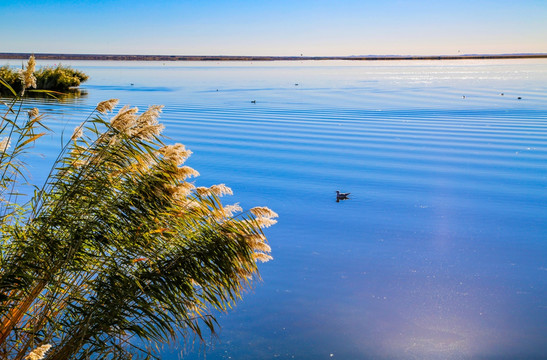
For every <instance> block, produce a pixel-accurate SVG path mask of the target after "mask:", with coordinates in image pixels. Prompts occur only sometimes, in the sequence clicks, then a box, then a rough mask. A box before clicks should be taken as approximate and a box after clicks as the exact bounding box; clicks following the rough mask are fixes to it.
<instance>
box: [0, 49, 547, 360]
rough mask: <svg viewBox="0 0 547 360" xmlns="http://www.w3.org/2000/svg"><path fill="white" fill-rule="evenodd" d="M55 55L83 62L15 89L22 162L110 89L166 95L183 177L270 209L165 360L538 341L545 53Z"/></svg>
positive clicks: (530, 347) (462, 349)
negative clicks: (44, 85)
mask: <svg viewBox="0 0 547 360" xmlns="http://www.w3.org/2000/svg"><path fill="white" fill-rule="evenodd" d="M7 62H8V60H3V61H2V60H0V64H5V63H7ZM9 62H10V63H11V64H14V65H16V64H20V63H21V62H20V61H19V62H17V61H14V60H10V61H9ZM53 63H54V62H53V61H38V65H39V66H40V65H46V64H48V65H49V64H53ZM63 64H65V65H71V66H73V67H75V68H77V69H80V70H83V71H84V72H86V73H87V74H89V75H90V80H89V81H88V82H87V83H85V84H84V86H82V89H83V90H84V91H85V94H84V95H83V96H81V97H79V98H75V99H68V100H65V101H62V102H57V101H53V100H44V99H31V100H29V101H28V102H27V105H28V107H34V106H36V107H38V108H39V109H40V111H41V112H42V113H47V114H48V117H47V120H46V124H47V125H48V126H49V127H50V128H52V129H53V130H54V131H55V132H56V134H55V135H48V137H47V139H46V140H45V142H44V144H42V145H41V146H39V147H37V148H36V149H35V153H34V155H33V157H32V158H29V163H30V165H31V171H32V172H33V174H34V175H33V176H34V178H33V179H34V181H36V182H40V181H42V180H43V176H44V170H45V169H46V168H47V164H50V163H51V162H52V161H53V159H54V157H55V155H56V153H57V150H58V149H59V147H60V143H61V138H60V134H61V133H62V132H63V131H64V132H65V139H66V136H67V135H68V136H70V135H71V134H72V130H73V129H74V127H75V126H77V125H78V124H80V122H81V121H83V120H84V118H85V117H86V116H87V114H89V113H90V112H91V110H92V109H93V108H94V107H95V106H96V104H97V103H98V102H99V101H102V100H107V99H110V98H119V99H120V104H121V105H123V104H130V105H133V106H138V107H139V108H141V109H145V108H146V107H148V106H149V105H152V104H163V105H165V109H164V112H163V115H162V118H161V119H162V120H163V123H164V124H165V125H166V131H165V132H164V134H165V135H167V136H168V137H169V138H170V139H172V141H173V142H181V143H183V144H185V145H186V146H187V147H188V148H190V149H191V150H192V151H193V152H194V154H193V155H192V157H191V158H190V159H189V160H188V162H187V164H188V165H190V166H192V167H193V168H195V169H197V170H198V171H199V172H200V173H201V176H200V177H198V178H197V180H196V185H198V186H209V185H212V184H217V183H226V184H227V185H228V186H230V187H231V188H232V189H233V191H234V195H233V196H231V197H226V198H225V202H226V203H236V202H239V203H240V204H241V206H242V207H243V208H250V207H252V206H258V205H264V206H268V207H270V208H272V209H273V210H275V211H276V212H277V213H279V216H280V217H279V222H278V224H277V225H275V226H273V227H271V228H269V229H267V231H266V234H267V236H268V239H269V242H270V245H271V247H272V255H273V256H274V260H273V261H270V262H268V263H265V264H261V265H260V271H261V275H262V282H260V283H257V284H256V286H255V287H254V288H253V289H252V290H251V291H249V292H248V293H247V294H246V295H245V296H244V298H243V301H242V302H240V303H239V304H238V306H237V307H236V308H235V309H233V310H231V311H229V312H228V313H227V314H222V315H220V316H219V323H220V326H221V330H220V332H219V338H218V339H216V340H215V339H213V340H212V344H209V345H208V346H207V348H205V349H204V348H203V347H202V346H200V345H199V344H196V345H194V346H193V347H186V348H185V347H184V345H183V344H181V345H180V346H173V347H171V348H168V349H166V350H165V358H166V359H177V358H178V356H179V353H180V352H181V351H183V352H184V358H185V359H205V358H206V359H209V360H214V359H274V358H278V359H293V358H294V359H331V358H332V359H517V358H519V359H545V358H547V355H546V354H547V341H546V340H547V338H546V334H547V59H539V60H538V59H534V60H460V61H367V62H351V61H348V62H342V61H339V62H329V61H324V62H239V63H238V62H218V63H216V62H213V63H208V62H178V63H170V62H169V63H168V62H166V63H162V62H108V61H105V62H92V61H73V62H63ZM336 190H340V191H342V192H350V193H351V194H350V196H349V197H350V199H349V200H346V201H340V202H336V193H335V191H336Z"/></svg>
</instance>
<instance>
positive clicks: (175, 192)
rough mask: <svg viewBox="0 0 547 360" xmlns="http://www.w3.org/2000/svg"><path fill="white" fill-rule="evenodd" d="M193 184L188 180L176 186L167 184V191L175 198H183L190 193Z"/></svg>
mask: <svg viewBox="0 0 547 360" xmlns="http://www.w3.org/2000/svg"><path fill="white" fill-rule="evenodd" d="M194 189H195V186H194V185H193V184H191V183H188V182H183V183H180V184H178V185H176V186H172V185H168V186H167V191H168V192H169V194H170V195H171V196H172V197H173V199H175V200H184V199H186V197H187V196H188V195H190V194H191V193H192V190H194Z"/></svg>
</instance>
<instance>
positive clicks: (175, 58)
mask: <svg viewBox="0 0 547 360" xmlns="http://www.w3.org/2000/svg"><path fill="white" fill-rule="evenodd" d="M30 55H32V54H31V53H0V59H28V58H29V56H30ZM34 56H35V58H36V59H39V60H112V61H304V60H351V61H371V60H372V61H377V60H480V59H538V58H539V59H541V58H547V54H470V55H426V56H420V55H416V56H414V55H403V56H399V55H367V56H224V55H218V56H209V55H204V56H201V55H107V54H49V53H34Z"/></svg>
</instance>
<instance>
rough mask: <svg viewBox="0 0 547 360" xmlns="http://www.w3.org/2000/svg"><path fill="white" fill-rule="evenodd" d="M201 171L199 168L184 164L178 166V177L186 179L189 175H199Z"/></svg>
mask: <svg viewBox="0 0 547 360" xmlns="http://www.w3.org/2000/svg"><path fill="white" fill-rule="evenodd" d="M198 176H199V172H197V170H194V169H192V168H191V167H190V166H183V167H179V168H177V173H176V177H177V179H178V180H185V179H187V178H189V177H198Z"/></svg>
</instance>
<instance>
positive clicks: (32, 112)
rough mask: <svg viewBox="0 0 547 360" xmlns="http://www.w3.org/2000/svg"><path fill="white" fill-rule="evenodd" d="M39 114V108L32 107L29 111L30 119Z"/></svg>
mask: <svg viewBox="0 0 547 360" xmlns="http://www.w3.org/2000/svg"><path fill="white" fill-rule="evenodd" d="M39 114H40V112H39V111H38V109H37V108H32V109H30V110H29V111H28V117H29V119H34V118H37V117H38V115H39Z"/></svg>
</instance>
